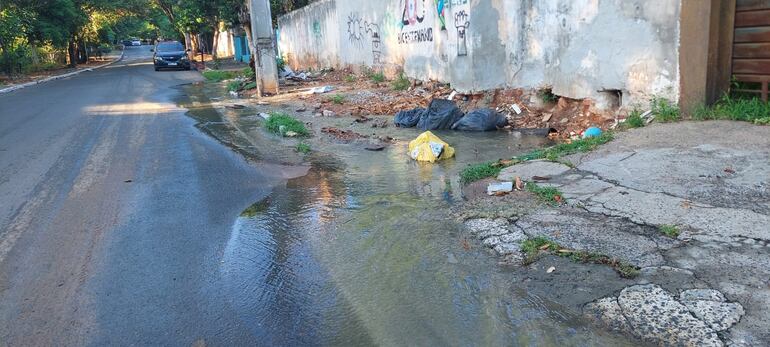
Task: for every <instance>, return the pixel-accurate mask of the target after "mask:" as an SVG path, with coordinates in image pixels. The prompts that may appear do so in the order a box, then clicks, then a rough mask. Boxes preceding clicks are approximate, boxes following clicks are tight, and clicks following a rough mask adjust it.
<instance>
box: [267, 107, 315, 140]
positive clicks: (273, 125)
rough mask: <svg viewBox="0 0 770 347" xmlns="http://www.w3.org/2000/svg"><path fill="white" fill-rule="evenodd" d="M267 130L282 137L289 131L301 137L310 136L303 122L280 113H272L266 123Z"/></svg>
mask: <svg viewBox="0 0 770 347" xmlns="http://www.w3.org/2000/svg"><path fill="white" fill-rule="evenodd" d="M265 128H267V130H268V131H270V132H271V133H274V134H278V135H281V136H285V135H286V133H287V132H289V131H293V132H295V133H297V135H299V136H307V135H308V134H309V132H308V131H307V129H306V128H305V125H304V124H302V122H300V121H298V120H296V119H294V118H293V117H291V116H289V115H287V114H285V113H278V112H271V113H270V118H268V119H267V121H265Z"/></svg>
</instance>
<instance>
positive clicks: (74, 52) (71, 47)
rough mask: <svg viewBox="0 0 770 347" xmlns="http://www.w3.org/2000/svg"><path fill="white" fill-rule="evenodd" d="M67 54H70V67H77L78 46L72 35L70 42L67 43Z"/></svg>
mask: <svg viewBox="0 0 770 347" xmlns="http://www.w3.org/2000/svg"><path fill="white" fill-rule="evenodd" d="M67 54H68V56H69V64H68V66H69V67H77V66H78V48H77V45H76V44H75V38H74V37H71V38H70V42H69V44H68V45H67Z"/></svg>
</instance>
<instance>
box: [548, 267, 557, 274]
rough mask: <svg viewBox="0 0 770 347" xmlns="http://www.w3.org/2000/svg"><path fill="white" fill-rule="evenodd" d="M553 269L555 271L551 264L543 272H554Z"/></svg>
mask: <svg viewBox="0 0 770 347" xmlns="http://www.w3.org/2000/svg"><path fill="white" fill-rule="evenodd" d="M554 271H556V268H555V267H553V266H551V267H549V268H548V270H546V271H545V272H546V273H551V272H554Z"/></svg>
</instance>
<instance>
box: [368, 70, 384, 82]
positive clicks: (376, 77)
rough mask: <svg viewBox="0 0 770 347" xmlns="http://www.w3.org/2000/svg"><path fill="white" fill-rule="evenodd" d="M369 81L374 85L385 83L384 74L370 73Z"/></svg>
mask: <svg viewBox="0 0 770 347" xmlns="http://www.w3.org/2000/svg"><path fill="white" fill-rule="evenodd" d="M369 79H370V80H372V82H375V83H382V82H385V74H383V73H382V72H372V73H369Z"/></svg>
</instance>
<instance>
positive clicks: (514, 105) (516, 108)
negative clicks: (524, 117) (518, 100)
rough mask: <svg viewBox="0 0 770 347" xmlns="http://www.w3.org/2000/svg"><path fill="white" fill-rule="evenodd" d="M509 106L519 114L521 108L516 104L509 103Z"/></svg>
mask: <svg viewBox="0 0 770 347" xmlns="http://www.w3.org/2000/svg"><path fill="white" fill-rule="evenodd" d="M511 108H512V109H513V112H516V114H521V108H520V107H519V105H518V104H511Z"/></svg>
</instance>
